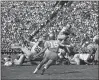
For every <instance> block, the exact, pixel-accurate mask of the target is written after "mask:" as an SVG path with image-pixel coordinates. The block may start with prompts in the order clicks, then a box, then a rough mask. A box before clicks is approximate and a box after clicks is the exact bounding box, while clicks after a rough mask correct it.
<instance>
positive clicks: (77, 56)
mask: <svg viewBox="0 0 99 80" xmlns="http://www.w3.org/2000/svg"><path fill="white" fill-rule="evenodd" d="M89 55H90V54H75V56H74V58H79V59H81V60H84V61H85V60H87V59H88V56H89Z"/></svg>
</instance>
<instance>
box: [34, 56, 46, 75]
mask: <svg viewBox="0 0 99 80" xmlns="http://www.w3.org/2000/svg"><path fill="white" fill-rule="evenodd" d="M47 61H48V58H46V57H45V58H44V59H43V60H42V61H41V62H40V64H39V65H38V66H37V67H36V69H35V70H34V72H33V73H34V74H35V73H36V72H37V71H38V70H39V69H40V68H41V67H42V65H44V64H45V63H46V62H47Z"/></svg>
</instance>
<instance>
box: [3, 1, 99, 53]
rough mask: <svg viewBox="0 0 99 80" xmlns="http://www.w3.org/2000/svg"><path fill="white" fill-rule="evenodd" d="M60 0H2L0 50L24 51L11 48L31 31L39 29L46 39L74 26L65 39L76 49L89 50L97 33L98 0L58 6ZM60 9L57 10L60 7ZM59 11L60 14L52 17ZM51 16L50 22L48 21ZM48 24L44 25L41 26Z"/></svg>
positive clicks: (10, 51) (83, 51)
mask: <svg viewBox="0 0 99 80" xmlns="http://www.w3.org/2000/svg"><path fill="white" fill-rule="evenodd" d="M56 3H57V1H2V2H1V52H2V54H5V53H7V54H9V53H11V54H12V53H19V52H20V53H21V51H20V50H19V49H12V48H11V44H14V43H21V42H24V40H23V36H24V35H25V37H26V38H29V37H30V35H31V33H33V32H35V31H37V30H38V29H39V32H38V33H37V34H36V35H35V36H34V37H33V39H35V41H36V40H38V39H39V37H40V36H43V37H45V38H46V40H50V39H51V38H53V40H56V39H57V36H58V34H59V33H60V31H61V30H62V29H63V27H65V28H66V27H67V26H68V25H70V26H71V28H70V35H69V36H68V39H67V40H66V41H65V42H66V43H67V44H73V52H75V53H86V52H87V46H88V45H89V44H91V43H93V38H94V36H96V35H98V1H73V2H72V4H71V5H69V6H67V3H65V4H64V5H63V7H62V8H60V9H59V7H60V5H58V4H57V5H56ZM57 10H58V11H57ZM55 11H57V13H56V14H57V15H56V16H55V17H54V18H53V19H50V15H52V14H53V13H54V12H55ZM48 19H49V23H48V24H46V22H47V20H48ZM43 24H46V25H45V26H44V27H43V28H42V29H40V27H41V26H42V25H43Z"/></svg>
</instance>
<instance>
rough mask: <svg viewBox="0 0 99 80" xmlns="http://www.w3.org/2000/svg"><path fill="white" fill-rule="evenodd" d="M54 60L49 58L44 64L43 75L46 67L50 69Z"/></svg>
mask: <svg viewBox="0 0 99 80" xmlns="http://www.w3.org/2000/svg"><path fill="white" fill-rule="evenodd" d="M53 62H54V60H51V59H50V60H48V62H47V63H46V64H45V65H44V68H43V69H42V73H41V74H42V75H43V74H44V72H45V70H46V69H48V68H49V67H50V66H51V65H52V63H53Z"/></svg>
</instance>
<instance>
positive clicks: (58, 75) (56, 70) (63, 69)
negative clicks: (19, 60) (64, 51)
mask: <svg viewBox="0 0 99 80" xmlns="http://www.w3.org/2000/svg"><path fill="white" fill-rule="evenodd" d="M35 68H36V65H32V66H31V65H30V64H29V63H28V64H27V63H26V64H24V65H23V66H11V67H4V66H1V77H2V80H3V79H9V80H11V79H34V80H35V79H59V80H60V79H73V80H74V79H78V80H79V79H86V80H88V79H91V80H94V79H99V78H98V65H79V66H77V65H53V66H51V67H50V68H49V69H48V70H47V71H46V72H45V74H44V75H41V70H40V71H38V73H37V74H33V73H32V72H33V71H34V69H35Z"/></svg>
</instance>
